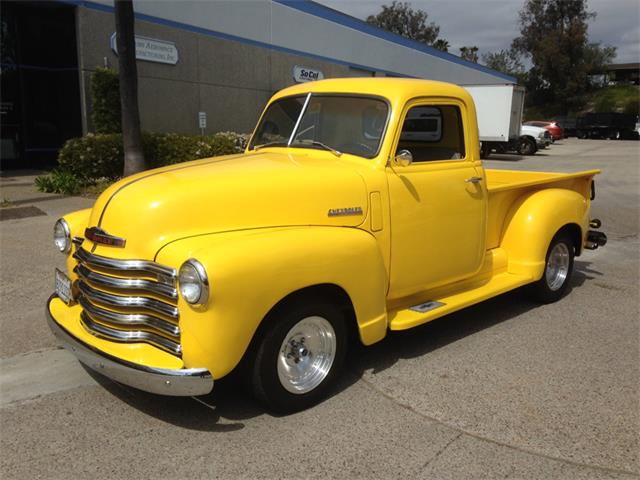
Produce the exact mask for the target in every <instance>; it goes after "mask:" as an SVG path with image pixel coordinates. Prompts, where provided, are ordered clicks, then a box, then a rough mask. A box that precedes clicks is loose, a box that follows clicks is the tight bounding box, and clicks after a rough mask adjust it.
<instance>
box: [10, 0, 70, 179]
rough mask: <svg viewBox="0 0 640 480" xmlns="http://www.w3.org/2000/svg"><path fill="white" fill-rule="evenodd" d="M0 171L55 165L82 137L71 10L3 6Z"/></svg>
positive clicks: (59, 6)
mask: <svg viewBox="0 0 640 480" xmlns="http://www.w3.org/2000/svg"><path fill="white" fill-rule="evenodd" d="M1 35H2V38H1V40H2V42H1V43H2V69H1V70H0V83H1V85H2V87H1V88H2V103H1V105H0V115H1V117H0V137H1V148H2V151H1V154H0V169H1V170H6V169H31V168H42V167H46V166H52V165H55V162H56V157H57V154H58V150H59V149H60V147H61V146H62V145H63V144H64V142H65V141H66V140H68V139H69V138H72V137H77V136H80V135H82V122H81V111H80V87H79V77H78V59H77V47H76V31H75V7H73V6H69V5H65V4H59V3H57V2H55V3H54V2H3V5H2V17H1Z"/></svg>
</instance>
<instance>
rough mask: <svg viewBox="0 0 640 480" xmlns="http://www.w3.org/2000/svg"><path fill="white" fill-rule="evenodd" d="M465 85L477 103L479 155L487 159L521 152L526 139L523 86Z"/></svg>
mask: <svg viewBox="0 0 640 480" xmlns="http://www.w3.org/2000/svg"><path fill="white" fill-rule="evenodd" d="M462 86H463V87H464V88H465V89H466V90H467V91H468V92H469V93H470V94H471V96H472V97H473V101H474V103H475V104H476V113H477V116H478V130H479V134H480V142H481V147H480V156H481V157H482V158H487V157H488V156H489V155H490V154H491V152H492V151H496V152H498V153H504V152H507V151H517V152H519V153H521V150H522V147H523V146H524V145H521V144H523V142H524V140H525V139H522V140H521V138H520V137H521V133H520V128H521V126H522V113H523V110H524V87H520V86H518V85H514V84H500V85H462ZM534 146H535V144H534ZM534 152H535V149H534Z"/></svg>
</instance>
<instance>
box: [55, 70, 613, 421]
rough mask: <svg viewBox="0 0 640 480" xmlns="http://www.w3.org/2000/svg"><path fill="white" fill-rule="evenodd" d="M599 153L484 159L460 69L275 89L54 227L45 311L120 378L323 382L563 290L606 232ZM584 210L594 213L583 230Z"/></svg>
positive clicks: (308, 387) (278, 403)
mask: <svg viewBox="0 0 640 480" xmlns="http://www.w3.org/2000/svg"><path fill="white" fill-rule="evenodd" d="M597 173H598V171H597V170H591V171H585V172H581V173H571V174H558V173H540V172H522V171H503V170H485V169H483V167H482V162H481V160H480V152H479V140H478V127H477V124H476V113H475V107H474V104H473V101H472V99H471V97H470V96H469V94H468V93H467V92H466V91H465V90H464V89H462V88H460V87H457V86H455V85H451V84H447V83H439V82H430V81H424V80H412V79H390V78H367V79H362V78H353V79H332V80H323V81H318V82H312V83H305V84H302V85H296V86H293V87H290V88H286V89H284V90H282V91H280V92H278V93H277V94H276V95H274V97H273V98H272V99H271V100H270V101H269V103H268V105H267V107H266V108H265V110H264V113H263V114H262V116H261V118H260V120H259V122H258V125H257V127H256V129H255V131H254V133H253V136H252V138H251V140H250V142H249V144H248V146H247V149H246V151H245V152H244V153H243V154H240V155H231V156H222V157H217V158H208V159H203V160H197V161H192V162H188V163H183V164H178V165H172V166H169V167H165V168H160V169H156V170H150V171H146V172H142V173H140V174H137V175H133V176H131V177H128V178H125V179H123V180H121V181H120V182H118V183H116V184H114V185H113V186H111V187H110V188H109V189H107V190H106V191H105V192H104V193H103V194H102V195H101V196H100V198H98V200H97V201H96V203H95V205H94V207H93V208H91V209H87V210H81V211H78V212H74V213H70V214H68V215H66V216H64V217H63V218H61V219H60V220H58V222H57V223H56V225H55V228H54V243H55V246H56V248H57V249H59V250H60V252H62V253H63V254H64V255H66V261H67V271H66V272H61V271H59V270H57V271H56V293H55V294H54V295H52V296H51V298H50V299H49V301H48V304H47V308H46V313H47V318H48V322H49V325H50V327H51V329H52V331H53V332H54V334H55V335H56V336H57V337H58V339H59V341H60V342H61V343H62V344H63V345H64V346H65V347H66V348H68V349H69V350H71V351H72V352H73V353H74V354H75V355H76V356H77V357H78V359H79V360H80V361H81V362H82V363H84V364H85V365H87V366H88V367H90V368H91V369H94V370H96V371H98V372H100V373H102V374H104V375H106V376H108V377H110V378H112V379H114V380H116V381H118V382H121V383H124V384H127V385H130V386H133V387H136V388H139V389H142V390H146V391H149V392H154V393H158V394H165V395H202V394H206V393H208V392H210V391H211V389H212V388H213V384H214V380H218V379H220V378H222V377H224V376H226V375H228V374H229V373H231V372H232V371H237V372H239V375H241V376H242V378H243V379H244V380H246V383H247V385H248V386H249V387H250V389H251V391H252V392H253V393H254V394H255V395H256V397H257V398H259V399H260V400H262V401H263V402H264V403H265V404H266V405H267V406H268V408H271V409H272V410H274V411H279V412H291V411H296V410H300V409H303V408H307V407H309V406H310V405H312V404H314V403H316V402H318V401H319V400H321V399H322V398H323V397H324V396H325V395H326V394H327V391H328V389H330V388H331V385H332V384H333V383H334V382H335V380H336V377H337V376H338V375H339V374H340V371H341V369H342V363H343V360H344V358H345V352H346V349H347V346H348V343H349V342H348V339H349V338H350V336H354V337H356V338H358V339H359V341H360V342H362V343H363V344H365V345H371V344H373V343H375V342H378V341H380V340H382V339H383V338H384V337H385V335H386V333H387V332H388V331H389V330H405V329H408V328H412V327H415V326H417V325H421V324H423V323H425V322H429V321H431V320H433V319H436V318H439V317H442V316H443V315H447V314H449V313H451V312H455V311H456V310H460V309H462V308H465V307H467V306H469V305H473V304H474V303H478V302H481V301H483V300H486V299H488V298H490V297H493V296H496V295H499V294H501V293H504V292H506V291H508V290H512V289H514V288H517V287H521V286H524V285H528V287H527V288H528V289H529V290H530V292H531V294H532V295H534V296H535V298H537V299H539V300H540V301H541V302H553V301H555V300H558V299H559V298H560V297H561V296H562V295H563V293H564V292H565V290H566V288H567V286H568V284H569V282H570V278H571V273H572V269H573V260H574V256H576V255H580V254H581V253H582V252H583V249H585V248H591V249H594V248H597V247H598V246H600V245H604V244H605V243H606V236H605V235H604V234H603V233H601V232H599V231H597V228H599V227H600V221H599V220H591V219H590V217H589V207H590V202H591V200H592V199H593V196H594V192H595V190H594V183H593V176H594V175H595V174H597ZM590 228H592V229H594V230H590Z"/></svg>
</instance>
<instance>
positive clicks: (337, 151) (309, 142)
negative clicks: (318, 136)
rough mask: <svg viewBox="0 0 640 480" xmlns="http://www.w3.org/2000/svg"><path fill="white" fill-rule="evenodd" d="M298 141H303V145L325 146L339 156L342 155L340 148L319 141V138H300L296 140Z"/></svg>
mask: <svg viewBox="0 0 640 480" xmlns="http://www.w3.org/2000/svg"><path fill="white" fill-rule="evenodd" d="M296 143H301V144H302V145H313V146H314V147H321V148H324V149H325V150H328V151H330V152H331V153H333V154H334V155H335V156H336V157H339V156H341V155H342V152H341V151H340V150H336V149H335V148H331V147H330V146H329V145H325V144H324V143H322V142H318V141H317V140H307V141H305V140H298V141H296Z"/></svg>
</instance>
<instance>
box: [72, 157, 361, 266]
mask: <svg viewBox="0 0 640 480" xmlns="http://www.w3.org/2000/svg"><path fill="white" fill-rule="evenodd" d="M329 155H330V154H329ZM366 210H367V191H366V186H365V183H364V180H363V179H362V177H361V176H360V175H359V174H358V173H357V172H356V171H355V170H354V169H353V168H352V167H351V166H350V165H349V164H348V163H347V162H345V161H343V160H340V159H338V158H330V157H328V156H325V155H322V156H321V155H308V154H305V153H303V152H301V153H296V154H290V153H286V154H284V153H275V152H255V153H248V154H242V155H231V156H224V157H216V158H211V159H204V160H197V161H194V162H188V163H182V164H178V165H173V166H170V167H165V168H161V169H156V170H150V171H146V172H142V173H140V174H137V175H134V176H131V177H127V178H125V179H123V180H122V181H120V182H118V183H116V184H115V185H112V186H111V187H109V189H107V190H106V191H105V192H104V193H103V194H102V195H101V196H100V197H99V198H98V200H97V202H96V204H95V205H94V207H93V211H92V213H91V217H90V220H89V225H88V226H89V227H93V226H97V227H100V228H101V229H102V230H104V231H105V232H106V233H107V234H109V235H113V236H117V237H121V238H124V239H125V240H126V245H125V247H124V248H119V247H113V246H107V245H97V246H96V249H95V253H96V254H98V255H104V256H109V257H112V258H141V259H152V258H154V256H155V255H156V253H157V252H158V250H159V249H160V248H161V247H162V246H164V245H166V244H167V243H169V242H172V241H174V240H178V239H180V238H185V237H190V236H194V235H203V234H210V233H217V232H227V231H233V230H242V229H253V228H265V227H279V226H295V225H329V226H352V227H353V226H357V225H359V224H360V223H362V222H363V220H364V219H365V217H366ZM86 242H87V244H88V247H93V246H94V245H93V244H92V243H91V242H89V241H86ZM88 247H85V248H88Z"/></svg>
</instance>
